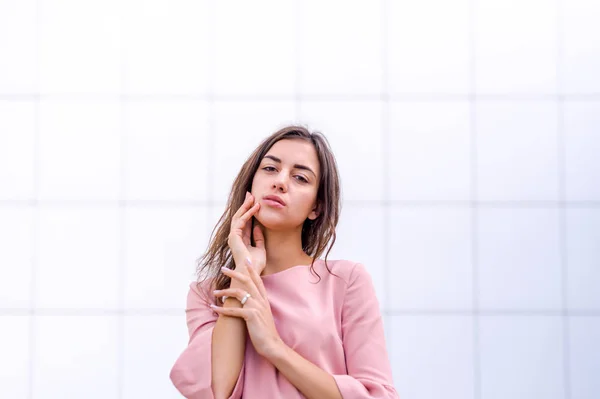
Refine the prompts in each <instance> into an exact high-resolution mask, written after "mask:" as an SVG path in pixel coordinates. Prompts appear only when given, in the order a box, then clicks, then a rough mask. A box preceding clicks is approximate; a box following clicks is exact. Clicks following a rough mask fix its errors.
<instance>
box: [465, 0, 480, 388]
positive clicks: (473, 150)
mask: <svg viewBox="0 0 600 399" xmlns="http://www.w3.org/2000/svg"><path fill="white" fill-rule="evenodd" d="M475 7H476V6H475V0H469V3H468V13H469V15H468V21H469V34H468V35H467V37H468V39H467V40H468V48H469V69H470V71H469V72H470V73H469V86H470V87H469V91H470V94H469V134H470V138H471V140H470V146H471V147H470V156H471V176H470V180H471V190H470V197H471V198H470V200H471V208H470V216H471V217H470V219H471V220H470V222H471V265H472V270H473V274H472V276H471V278H472V279H473V280H472V282H471V283H472V295H473V305H472V306H473V318H472V322H473V330H472V332H473V359H472V361H473V398H474V399H480V398H481V396H482V392H481V345H480V335H479V330H480V327H479V325H480V323H479V322H480V320H479V315H480V314H481V313H480V312H481V310H480V308H479V252H478V244H479V241H478V239H477V232H478V228H477V226H478V220H479V219H478V216H479V211H478V208H479V204H480V202H479V201H478V196H477V189H478V186H477V161H478V159H477V79H476V71H477V60H476V46H475V37H476V36H475V30H476V10H475Z"/></svg>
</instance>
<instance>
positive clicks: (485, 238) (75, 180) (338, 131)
mask: <svg viewBox="0 0 600 399" xmlns="http://www.w3.org/2000/svg"><path fill="white" fill-rule="evenodd" d="M599 20H600V3H598V1H595V0H569V1H566V0H557V1H548V0H518V1H516V0H512V1H507V0H452V1H449V0H420V1H415V0H403V1H395V0H380V1H373V0H371V1H366V0H365V1H348V0H346V1H335V2H332V1H317V0H314V1H301V0H296V1H291V0H287V1H286V0H276V1H275V0H273V1H261V0H253V1H243V0H238V1H216V0H204V1H202V0H187V1H179V0H168V1H167V0H160V1H159V0H152V1H148V0H144V1H142V0H104V1H82V0H37V1H34V0H18V1H17V0H0V337H1V339H0V397H1V398H7V399H19V398H28V399H46V398H47V399H55V398H56V399H58V398H60V399H69V398H77V399H81V398H86V399H87V398H98V399H100V398H102V399H108V398H119V399H128V398H134V399H138V398H176V397H178V394H177V392H176V391H175V389H174V388H173V386H172V385H171V382H170V380H169V378H168V373H169V370H170V368H171V366H172V364H173V362H174V361H175V359H176V357H177V356H178V355H179V353H180V352H181V351H182V350H183V348H184V347H185V344H186V343H187V330H186V327H185V316H184V312H183V308H184V306H185V297H186V293H187V289H188V285H187V284H188V282H189V281H191V280H192V279H193V278H194V275H193V273H194V266H195V264H194V261H195V259H196V258H197V257H198V256H200V255H201V253H202V252H203V251H204V249H205V247H206V243H207V239H208V235H209V233H210V230H211V229H212V227H213V225H214V223H215V222H216V220H217V218H218V216H219V215H220V212H221V211H222V210H223V206H224V204H225V200H226V196H227V194H228V192H229V189H230V185H231V182H232V179H233V177H234V176H235V174H236V173H237V171H238V170H239V168H240V166H241V165H242V163H243V161H244V160H245V159H246V157H247V156H248V155H249V153H250V152H251V150H253V149H254V148H255V146H256V145H258V143H259V142H260V140H261V139H263V138H264V137H266V136H267V135H269V134H271V133H272V132H274V131H275V130H276V129H277V128H278V127H280V126H282V125H285V124H287V123H301V124H305V125H307V126H308V127H309V128H311V129H314V130H320V131H322V132H323V133H324V134H325V135H326V136H327V137H328V139H329V140H330V142H331V145H332V147H333V150H334V153H335V155H336V157H337V159H338V162H339V166H340V171H341V177H342V184H343V200H344V208H343V211H342V215H341V222H340V225H339V228H338V233H339V237H338V241H337V243H336V246H335V247H334V250H333V251H332V254H331V256H330V258H332V259H337V258H345V259H352V260H355V261H360V262H363V263H364V264H365V265H366V267H367V268H368V270H369V271H370V273H371V274H372V276H373V279H374V282H375V284H376V289H377V293H378V297H379V300H380V304H381V309H382V312H383V314H384V318H385V324H386V334H387V344H388V348H389V353H390V358H391V361H392V364H393V370H394V384H395V386H396V388H397V389H398V391H399V393H400V396H401V398H402V399H438V398H446V399H592V398H598V397H600V379H599V378H598V373H599V370H600V206H599V205H600V156H599V155H598V154H600V73H599V71H600V47H599V45H598V43H600V24H598V21H599Z"/></svg>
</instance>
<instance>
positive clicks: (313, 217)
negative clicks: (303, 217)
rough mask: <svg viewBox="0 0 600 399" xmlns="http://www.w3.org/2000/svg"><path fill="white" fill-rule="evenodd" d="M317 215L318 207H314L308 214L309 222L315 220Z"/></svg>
mask: <svg viewBox="0 0 600 399" xmlns="http://www.w3.org/2000/svg"><path fill="white" fill-rule="evenodd" d="M319 214H320V212H319V206H318V205H315V207H314V208H313V209H312V211H311V212H310V213H309V214H308V218H309V219H310V220H315V219H316V218H318V217H319Z"/></svg>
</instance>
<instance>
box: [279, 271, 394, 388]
mask: <svg viewBox="0 0 600 399" xmlns="http://www.w3.org/2000/svg"><path fill="white" fill-rule="evenodd" d="M342 341H343V345H344V353H345V355H346V368H347V370H348V373H347V374H334V375H330V374H328V373H327V372H325V371H323V370H321V369H320V368H318V367H317V366H315V365H314V364H312V363H311V362H309V361H308V360H306V359H304V358H303V357H302V356H300V355H299V354H298V353H296V352H294V350H293V349H291V348H289V347H286V346H285V344H283V343H280V344H279V345H278V346H277V347H276V348H275V349H274V350H273V354H272V355H271V356H269V360H270V361H271V362H272V363H273V365H275V367H277V368H278V369H279V371H281V373H283V374H284V375H285V376H286V378H287V379H288V380H289V381H290V382H291V383H292V384H293V385H294V386H295V387H296V388H298V390H299V391H301V392H302V393H303V394H304V395H305V396H306V397H307V398H344V399H355V398H356V399H358V398H360V399H398V398H399V396H398V392H396V390H395V389H394V386H393V378H392V370H391V366H390V361H389V358H388V355H387V351H386V344H385V333H384V328H383V319H382V318H381V313H380V311H379V302H378V300H377V296H376V294H375V289H374V287H373V282H372V279H371V276H370V274H369V273H368V272H367V270H366V269H365V267H364V266H363V265H362V264H360V263H359V264H356V265H355V267H354V269H353V270H352V273H351V274H350V278H349V281H348V287H347V289H346V295H345V298H344V304H343V308H342ZM332 382H335V386H334V385H333V384H332ZM334 388H335V389H334Z"/></svg>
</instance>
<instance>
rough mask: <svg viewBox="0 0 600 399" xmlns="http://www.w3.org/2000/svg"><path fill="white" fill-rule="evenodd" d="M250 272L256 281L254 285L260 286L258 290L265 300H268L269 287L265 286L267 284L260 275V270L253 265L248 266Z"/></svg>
mask: <svg viewBox="0 0 600 399" xmlns="http://www.w3.org/2000/svg"><path fill="white" fill-rule="evenodd" d="M248 274H249V275H250V278H251V279H252V281H253V282H254V285H256V288H258V291H259V292H260V294H261V295H262V297H263V298H264V299H265V300H268V297H267V289H266V288H265V285H264V284H263V282H262V279H261V278H260V276H259V275H258V272H257V271H256V269H255V268H254V267H252V266H248Z"/></svg>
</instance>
